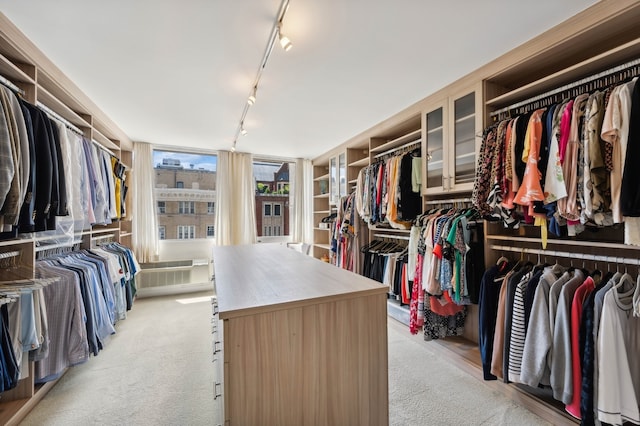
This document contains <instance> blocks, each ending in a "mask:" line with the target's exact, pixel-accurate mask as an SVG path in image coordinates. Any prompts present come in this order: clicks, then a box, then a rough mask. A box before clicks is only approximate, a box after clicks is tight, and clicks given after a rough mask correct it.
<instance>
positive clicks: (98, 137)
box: [93, 129, 120, 154]
mask: <svg viewBox="0 0 640 426" xmlns="http://www.w3.org/2000/svg"><path fill="white" fill-rule="evenodd" d="M93 139H94V140H95V141H96V142H98V143H99V144H100V145H102V146H104V147H105V148H107V149H110V150H115V151H120V146H119V145H118V144H117V142H114V141H112V140H111V139H109V138H108V137H106V136H105V135H103V134H102V133H100V132H99V131H98V130H97V129H93ZM114 154H115V153H114Z"/></svg>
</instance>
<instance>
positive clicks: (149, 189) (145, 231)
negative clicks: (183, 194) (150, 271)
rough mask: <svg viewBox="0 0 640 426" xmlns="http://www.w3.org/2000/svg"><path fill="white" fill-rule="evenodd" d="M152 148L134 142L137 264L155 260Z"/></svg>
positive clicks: (156, 253)
mask: <svg viewBox="0 0 640 426" xmlns="http://www.w3.org/2000/svg"><path fill="white" fill-rule="evenodd" d="M155 177H156V173H155V171H154V170H153V148H152V147H151V144H149V143H144V142H134V143H133V173H132V180H133V183H132V184H131V186H132V188H133V194H134V196H133V197H132V199H133V220H132V221H133V223H132V227H133V230H132V231H133V235H132V242H133V250H134V253H135V254H136V257H137V258H138V261H140V262H151V261H154V260H157V256H158V223H157V220H156V200H155V191H154V188H155Z"/></svg>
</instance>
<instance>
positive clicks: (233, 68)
mask: <svg viewBox="0 0 640 426" xmlns="http://www.w3.org/2000/svg"><path fill="white" fill-rule="evenodd" d="M594 3H596V1H595V0H562V1H558V0H536V1H535V2H530V1H527V2H524V1H520V0H517V1H514V0H485V1H477V0H448V1H443V0H440V1H435V0H290V6H289V10H288V12H287V14H286V16H285V19H284V28H283V33H285V34H286V35H287V36H289V38H290V39H291V40H292V42H293V48H292V49H291V50H290V51H289V52H284V51H283V50H282V49H280V47H279V46H276V47H275V49H274V51H273V53H272V55H271V57H270V60H269V62H268V64H267V66H266V68H265V70H264V72H263V74H262V79H261V81H260V86H259V88H258V96H257V101H256V104H255V105H254V106H253V107H251V108H250V110H249V112H248V114H247V118H246V120H245V127H246V129H247V130H248V132H249V133H248V135H247V136H244V137H242V136H241V137H240V138H239V139H238V146H237V148H238V150H239V151H246V152H252V153H254V154H262V155H274V156H286V157H304V158H313V157H315V156H317V155H320V154H322V153H324V152H326V151H328V150H329V149H331V148H333V147H335V146H337V145H339V144H340V143H342V142H344V141H346V140H347V139H349V138H351V137H353V136H355V135H357V134H358V133H360V132H362V131H364V130H366V129H368V128H370V127H372V126H373V125H375V124H377V123H379V122H380V121H382V120H384V119H386V118H388V117H390V116H392V115H393V114H395V113H397V112H399V111H400V110H402V109H404V108H406V107H407V106H409V105H411V104H413V103H414V102H416V101H418V100H420V99H422V98H424V97H426V96H427V95H429V94H430V93H433V92H435V91H436V90H438V89H440V88H442V87H443V86H445V85H447V84H448V83H451V82H453V81H455V80H456V79H458V78H459V77H462V76H464V75H465V74H468V73H469V72H471V71H473V70H474V69H476V68H478V67H480V66H482V65H484V64H485V63H487V62H489V61H490V60H492V59H494V58H496V57H497V56H500V55H501V54H503V53H506V52H507V51H508V50H510V49H512V48H514V47H516V46H518V45H520V44H522V43H523V42H525V41H527V40H529V39H530V38H532V37H534V36H536V35H538V34H540V33H542V32H544V31H545V30H547V29H549V28H551V27H553V26H554V25H556V24H558V23H560V22H562V21H563V20H565V19H566V18H568V17H570V16H572V15H574V14H576V13H578V12H579V11H581V10H583V9H585V8H587V7H588V6H590V5H592V4H594ZM279 5H280V0H182V1H177V0H108V1H105V0H56V1H50V0H20V1H17V0H0V11H2V12H3V13H4V14H5V15H6V16H7V17H8V18H9V19H10V20H11V21H12V22H13V23H14V24H16V25H17V26H18V28H20V29H21V30H22V31H23V32H24V33H25V34H26V35H27V37H29V38H30V39H31V40H32V41H33V42H34V43H35V44H36V45H37V46H38V47H39V48H40V49H41V50H42V51H43V52H44V53H45V54H46V55H47V56H48V57H49V58H50V59H51V60H52V61H53V62H54V63H55V64H56V65H57V66H58V67H59V68H60V69H61V70H62V71H63V72H64V73H66V74H67V75H68V76H69V77H70V78H71V79H72V80H73V81H74V82H75V83H76V84H77V85H78V86H79V87H80V88H81V89H82V90H83V91H84V92H85V93H86V94H87V95H88V96H89V97H90V98H91V99H92V100H93V101H94V102H95V103H96V104H97V105H98V106H99V107H100V108H101V109H102V110H103V111H104V112H105V113H107V115H109V116H110V117H111V118H112V119H113V120H114V121H115V122H116V123H117V124H118V125H119V126H120V127H121V128H122V129H123V130H124V131H125V133H127V134H128V135H129V137H130V138H131V139H132V140H136V141H146V142H152V143H154V144H162V145H170V146H185V147H195V148H201V149H212V150H217V149H230V147H231V144H232V141H233V138H234V135H235V132H236V128H237V126H238V122H239V119H240V115H241V113H242V110H243V108H244V105H245V102H246V98H247V96H248V95H249V92H250V89H251V87H252V84H253V80H254V78H255V76H256V73H257V71H258V67H259V65H260V60H261V58H262V55H263V52H264V49H265V47H266V44H267V40H268V37H269V34H270V31H271V28H272V25H273V21H274V19H275V16H276V14H277V11H278V8H279Z"/></svg>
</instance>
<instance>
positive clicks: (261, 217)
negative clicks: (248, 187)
mask: <svg viewBox="0 0 640 426" xmlns="http://www.w3.org/2000/svg"><path fill="white" fill-rule="evenodd" d="M290 164H291V163H289V162H282V161H270V160H255V161H254V162H253V178H254V179H255V182H256V191H255V193H256V196H255V203H256V222H257V223H256V229H257V232H258V237H271V236H287V235H289V203H290V197H291V194H290V192H289V189H290V185H291V184H292V182H291V181H290V179H291V177H292V176H291V175H290V173H289V169H290Z"/></svg>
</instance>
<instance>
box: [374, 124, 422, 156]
mask: <svg viewBox="0 0 640 426" xmlns="http://www.w3.org/2000/svg"><path fill="white" fill-rule="evenodd" d="M421 136H422V129H418V130H414V131H413V132H411V133H407V134H406V135H403V136H400V137H399V138H396V139H393V140H390V141H388V142H385V143H383V144H382V145H380V146H377V147H375V148H371V153H373V154H379V153H381V152H385V151H389V150H391V149H393V148H397V147H399V146H400V145H403V144H405V143H408V142H411V141H412V140H415V141H416V142H419V141H420V137H421Z"/></svg>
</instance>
